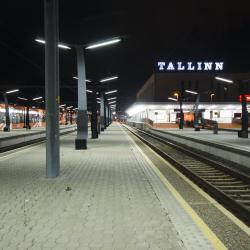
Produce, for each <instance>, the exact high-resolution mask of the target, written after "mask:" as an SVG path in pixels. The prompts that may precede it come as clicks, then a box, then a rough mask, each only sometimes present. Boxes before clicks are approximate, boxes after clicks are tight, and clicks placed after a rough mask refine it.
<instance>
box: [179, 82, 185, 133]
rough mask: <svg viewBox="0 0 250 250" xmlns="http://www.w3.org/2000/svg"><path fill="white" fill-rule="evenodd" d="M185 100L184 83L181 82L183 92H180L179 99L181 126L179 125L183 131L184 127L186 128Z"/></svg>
mask: <svg viewBox="0 0 250 250" xmlns="http://www.w3.org/2000/svg"><path fill="white" fill-rule="evenodd" d="M183 98H184V81H182V82H181V91H180V97H179V101H180V124H179V129H183V126H184V113H183V109H182V101H183Z"/></svg>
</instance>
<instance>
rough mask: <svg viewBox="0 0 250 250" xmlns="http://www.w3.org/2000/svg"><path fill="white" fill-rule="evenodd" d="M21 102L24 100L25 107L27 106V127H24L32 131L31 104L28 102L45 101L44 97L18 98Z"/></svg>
mask: <svg viewBox="0 0 250 250" xmlns="http://www.w3.org/2000/svg"><path fill="white" fill-rule="evenodd" d="M17 98H18V99H19V100H22V101H24V102H26V104H25V106H26V115H25V123H24V124H25V125H24V128H26V129H31V126H30V118H29V104H28V102H29V101H31V100H32V101H38V100H41V99H43V97H42V96H38V97H34V98H32V99H28V98H25V97H20V96H19V97H17Z"/></svg>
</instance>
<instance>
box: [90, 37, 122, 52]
mask: <svg viewBox="0 0 250 250" xmlns="http://www.w3.org/2000/svg"><path fill="white" fill-rule="evenodd" d="M120 41H121V39H120V38H114V39H110V40H107V41H103V42H99V43H94V44H92V45H89V46H87V47H86V49H95V48H99V47H103V46H106V45H110V44H114V43H118V42H120Z"/></svg>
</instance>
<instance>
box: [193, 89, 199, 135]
mask: <svg viewBox="0 0 250 250" xmlns="http://www.w3.org/2000/svg"><path fill="white" fill-rule="evenodd" d="M199 103H200V94H198V95H197V96H196V101H195V109H194V131H200V128H199Z"/></svg>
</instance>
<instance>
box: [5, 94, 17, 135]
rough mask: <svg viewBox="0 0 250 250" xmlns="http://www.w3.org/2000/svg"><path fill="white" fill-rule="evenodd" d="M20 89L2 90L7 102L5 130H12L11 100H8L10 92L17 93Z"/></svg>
mask: <svg viewBox="0 0 250 250" xmlns="http://www.w3.org/2000/svg"><path fill="white" fill-rule="evenodd" d="M18 91H19V89H13V90H8V91H4V92H2V95H3V99H4V104H5V127H4V128H3V131H4V132H10V112H9V102H8V97H7V95H8V94H12V93H16V92H18Z"/></svg>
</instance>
